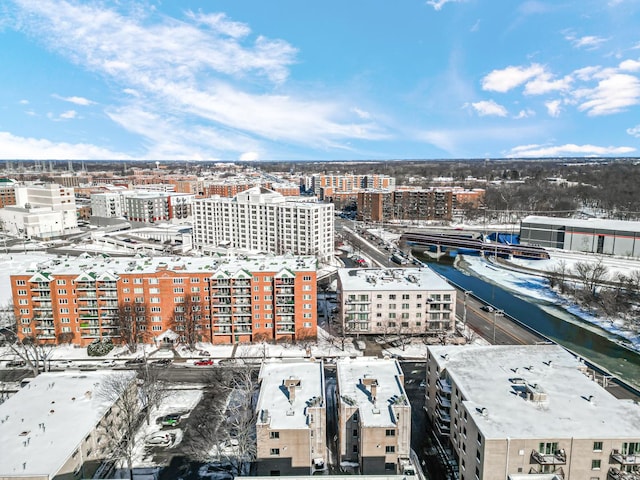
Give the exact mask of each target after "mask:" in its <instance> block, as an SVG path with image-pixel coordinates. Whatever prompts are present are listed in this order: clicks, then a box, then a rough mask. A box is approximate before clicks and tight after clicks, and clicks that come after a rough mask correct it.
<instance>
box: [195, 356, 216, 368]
mask: <svg viewBox="0 0 640 480" xmlns="http://www.w3.org/2000/svg"><path fill="white" fill-rule="evenodd" d="M193 364H194V365H197V366H199V367H202V366H205V365H213V360H211V359H210V358H203V359H202V360H196V361H195V362H193Z"/></svg>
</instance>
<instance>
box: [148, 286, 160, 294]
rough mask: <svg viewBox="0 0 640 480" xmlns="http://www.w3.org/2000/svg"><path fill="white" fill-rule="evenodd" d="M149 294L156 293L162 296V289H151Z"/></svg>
mask: <svg viewBox="0 0 640 480" xmlns="http://www.w3.org/2000/svg"><path fill="white" fill-rule="evenodd" d="M149 293H155V294H160V289H159V288H157V287H151V288H150V289H149Z"/></svg>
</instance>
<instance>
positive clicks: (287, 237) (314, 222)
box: [193, 187, 334, 261]
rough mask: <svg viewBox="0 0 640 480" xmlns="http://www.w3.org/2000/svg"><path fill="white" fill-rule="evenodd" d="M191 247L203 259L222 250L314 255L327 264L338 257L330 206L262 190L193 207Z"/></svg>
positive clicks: (205, 202) (197, 204) (201, 200)
mask: <svg viewBox="0 0 640 480" xmlns="http://www.w3.org/2000/svg"><path fill="white" fill-rule="evenodd" d="M193 207H194V222H193V241H194V245H195V247H196V248H198V249H200V250H202V252H203V253H208V252H211V251H212V249H215V248H216V247H219V246H225V247H231V248H239V249H245V250H248V251H254V252H269V253H274V254H276V255H283V254H287V253H291V254H293V255H315V256H317V257H318V258H319V259H320V260H322V261H327V260H329V259H330V258H331V257H332V256H333V252H334V228H333V225H334V211H333V205H331V204H319V203H313V202H300V201H297V202H294V201H287V200H286V198H285V197H284V196H283V195H281V194H279V193H275V192H272V191H270V190H266V189H263V188H260V187H255V188H251V189H249V190H246V191H244V192H241V193H238V194H237V195H236V196H235V197H233V198H224V197H219V196H215V197H211V198H203V199H197V200H196V201H195V202H194V205H193Z"/></svg>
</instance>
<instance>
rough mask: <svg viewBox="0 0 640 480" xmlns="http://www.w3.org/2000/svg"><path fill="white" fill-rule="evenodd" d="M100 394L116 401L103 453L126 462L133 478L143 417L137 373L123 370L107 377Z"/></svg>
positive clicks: (104, 397) (108, 399) (106, 398)
mask: <svg viewBox="0 0 640 480" xmlns="http://www.w3.org/2000/svg"><path fill="white" fill-rule="evenodd" d="M97 395H98V396H99V397H100V398H101V399H103V400H105V401H108V402H110V403H113V405H114V407H113V409H112V410H113V411H112V415H113V418H114V420H113V422H114V424H112V425H111V426H110V427H109V428H108V431H106V432H105V434H106V437H107V439H108V441H107V444H106V445H105V447H104V448H105V452H104V453H105V454H106V455H108V456H109V458H110V459H112V460H120V461H122V462H124V463H126V466H127V470H128V472H129V478H130V479H131V480H133V455H134V452H135V446H136V445H135V437H136V432H137V431H138V427H139V426H140V423H141V421H142V403H141V401H140V396H139V394H138V387H137V385H136V379H135V375H134V374H133V373H131V372H121V373H114V374H113V375H110V376H108V377H106V378H105V379H104V381H103V382H102V383H101V384H100V388H99V390H98V392H97Z"/></svg>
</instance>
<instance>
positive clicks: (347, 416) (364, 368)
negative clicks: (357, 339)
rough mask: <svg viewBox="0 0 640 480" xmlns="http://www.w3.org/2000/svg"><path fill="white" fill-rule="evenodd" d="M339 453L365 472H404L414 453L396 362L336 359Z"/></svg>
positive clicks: (402, 382) (391, 360)
mask: <svg viewBox="0 0 640 480" xmlns="http://www.w3.org/2000/svg"><path fill="white" fill-rule="evenodd" d="M336 376H337V380H338V385H337V390H336V397H337V409H338V456H339V461H340V462H341V463H342V464H345V462H346V464H353V465H354V466H356V465H357V469H358V470H359V473H360V474H362V475H384V474H392V475H393V474H396V473H402V471H403V470H404V469H405V468H406V467H407V466H408V464H409V455H410V451H411V447H410V440H411V405H410V404H409V400H408V399H407V395H406V392H405V390H404V374H403V373H402V370H401V369H400V365H399V364H398V362H397V360H394V359H381V358H374V357H358V358H345V359H341V360H338V361H337V373H336Z"/></svg>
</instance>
